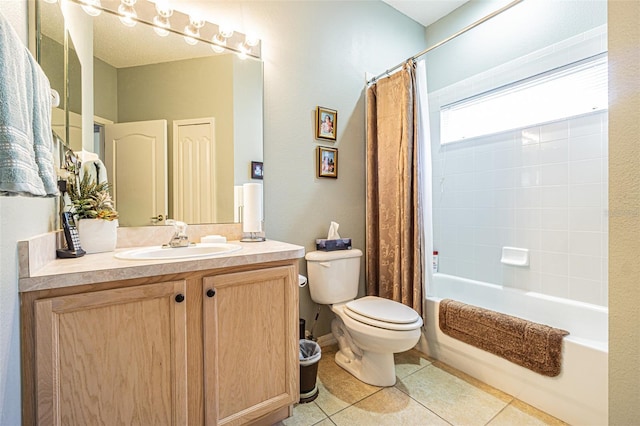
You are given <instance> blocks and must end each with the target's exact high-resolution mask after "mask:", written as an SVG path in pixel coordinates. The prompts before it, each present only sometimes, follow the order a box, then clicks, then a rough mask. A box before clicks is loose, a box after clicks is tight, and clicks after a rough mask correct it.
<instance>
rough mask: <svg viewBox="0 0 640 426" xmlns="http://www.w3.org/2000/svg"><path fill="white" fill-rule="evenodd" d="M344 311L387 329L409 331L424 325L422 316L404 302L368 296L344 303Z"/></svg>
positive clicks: (351, 316) (358, 318)
mask: <svg viewBox="0 0 640 426" xmlns="http://www.w3.org/2000/svg"><path fill="white" fill-rule="evenodd" d="M343 312H344V313H345V314H346V315H348V316H349V317H350V318H352V319H353V320H355V321H358V322H361V323H363V324H367V325H371V326H374V327H378V328H383V329H386V330H397V331H407V330H415V329H416V328H420V327H421V326H422V318H420V315H418V313H417V312H416V311H414V310H413V309H411V308H410V307H408V306H405V305H403V304H402V303H398V302H394V301H393V300H388V299H383V298H381V297H375V296H366V297H363V298H360V299H356V300H352V301H350V302H348V303H346V304H345V305H344V310H343Z"/></svg>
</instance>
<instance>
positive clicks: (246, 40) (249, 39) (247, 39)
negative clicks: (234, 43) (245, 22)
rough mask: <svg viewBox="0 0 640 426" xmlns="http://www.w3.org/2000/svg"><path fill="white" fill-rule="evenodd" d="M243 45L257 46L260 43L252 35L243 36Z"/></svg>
mask: <svg viewBox="0 0 640 426" xmlns="http://www.w3.org/2000/svg"><path fill="white" fill-rule="evenodd" d="M244 43H245V44H246V45H247V46H251V47H253V46H257V45H258V43H260V39H259V38H258V37H256V36H255V35H254V34H247V35H245V36H244Z"/></svg>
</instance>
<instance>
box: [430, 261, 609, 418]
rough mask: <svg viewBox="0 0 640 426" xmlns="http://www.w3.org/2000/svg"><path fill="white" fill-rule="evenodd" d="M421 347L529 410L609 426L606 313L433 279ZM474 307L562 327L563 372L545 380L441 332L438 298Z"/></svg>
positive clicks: (438, 277) (514, 291)
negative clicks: (500, 391)
mask: <svg viewBox="0 0 640 426" xmlns="http://www.w3.org/2000/svg"><path fill="white" fill-rule="evenodd" d="M428 294H429V296H428V297H427V301H426V318H425V319H426V321H425V323H426V325H425V334H426V335H425V336H423V338H422V339H421V340H420V342H419V344H418V345H419V346H418V347H419V349H420V350H421V351H423V352H424V353H426V354H427V355H429V356H430V357H432V358H436V359H438V360H439V361H442V362H444V363H445V364H448V365H450V366H452V367H454V368H457V369H458V370H461V371H463V372H465V373H467V374H469V375H471V376H473V377H475V378H476V379H478V380H481V381H482V382H484V383H487V384H489V385H491V386H494V387H496V388H498V389H500V390H502V391H503V392H506V393H508V394H510V395H512V396H514V397H515V398H518V399H520V400H522V401H524V402H526V403H528V404H529V405H532V406H534V407H537V408H539V409H540V410H542V411H545V412H547V413H549V414H551V415H553V416H555V417H557V418H559V419H561V420H563V421H565V422H567V423H570V424H574V425H604V424H607V423H608V366H607V358H608V309H607V308H604V307H601V306H596V305H591V304H587V303H581V302H574V301H571V300H567V299H561V298H558V297H553V296H547V295H543V294H540V293H534V292H528V291H522V290H518V289H513V288H508V287H502V286H499V285H494V284H487V283H483V282H480V281H473V280H469V279H465V278H460V277H455V276H451V275H446V274H440V273H437V274H434V279H433V283H432V284H431V285H430V288H429V291H428ZM442 299H454V300H458V301H460V302H463V303H467V304H470V305H475V306H480V307H483V308H486V309H491V310H493V311H497V312H502V313H505V314H509V315H513V316H517V317H520V318H524V319H527V320H530V321H535V322H538V323H542V324H547V325H550V326H552V327H557V328H562V329H564V330H567V331H569V332H570V334H569V335H568V336H566V337H565V338H564V340H563V353H562V372H561V373H560V375H559V376H557V377H546V376H542V375H540V374H537V373H534V372H533V371H531V370H528V369H526V368H524V367H520V366H518V365H516V364H513V363H511V362H509V361H507V360H505V359H503V358H500V357H498V356H495V355H493V354H490V353H488V352H485V351H483V350H481V349H477V348H475V347H473V346H470V345H467V344H466V343H463V342H460V341H459V340H456V339H453V338H452V337H449V336H447V335H445V334H443V333H442V332H441V331H440V328H439V327H438V308H439V303H440V300H442Z"/></svg>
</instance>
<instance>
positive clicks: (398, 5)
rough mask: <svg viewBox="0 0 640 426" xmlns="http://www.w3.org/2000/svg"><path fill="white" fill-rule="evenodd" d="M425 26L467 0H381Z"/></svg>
mask: <svg viewBox="0 0 640 426" xmlns="http://www.w3.org/2000/svg"><path fill="white" fill-rule="evenodd" d="M382 1H384V2H385V3H387V4H388V5H389V6H391V7H393V8H394V9H396V10H398V11H400V12H402V13H403V14H405V15H407V16H408V17H409V18H411V19H413V20H414V21H416V22H418V23H420V24H422V25H424V26H425V27H426V26H428V25H431V24H433V23H434V22H436V21H437V20H438V19H440V18H442V17H443V16H446V15H448V14H449V13H451V12H452V11H453V10H455V9H457V8H459V7H460V6H462V5H463V4H465V3H466V2H467V1H469V0H382Z"/></svg>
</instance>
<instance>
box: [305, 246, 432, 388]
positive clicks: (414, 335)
mask: <svg viewBox="0 0 640 426" xmlns="http://www.w3.org/2000/svg"><path fill="white" fill-rule="evenodd" d="M361 257H362V251H361V250H358V249H351V250H336V251H312V252H309V253H307V254H306V256H305V259H306V260H307V275H308V278H309V291H310V293H311V299H313V301H314V302H316V303H319V304H322V305H329V306H330V308H331V310H332V311H333V312H334V313H335V314H336V318H335V319H334V320H333V321H332V323H331V332H332V333H333V335H334V337H335V338H336V340H337V341H338V346H339V347H340V350H339V351H338V353H336V357H335V360H336V363H337V364H338V365H339V366H341V367H342V368H344V369H345V370H347V371H348V372H349V373H351V374H352V375H353V376H355V377H356V378H358V379H359V380H361V381H363V382H365V383H369V384H371V385H374V386H393V385H394V384H395V383H396V373H395V364H394V360H393V354H394V353H397V352H404V351H407V350H409V349H411V348H413V347H414V346H415V345H416V343H418V340H419V339H420V334H421V330H420V327H422V318H420V315H419V314H418V313H417V312H416V311H414V310H413V309H411V308H410V307H408V306H405V305H403V304H401V303H398V302H394V301H392V300H388V299H383V298H381V297H376V296H366V297H362V298H360V299H356V296H357V295H358V283H359V280H360V258H361Z"/></svg>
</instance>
